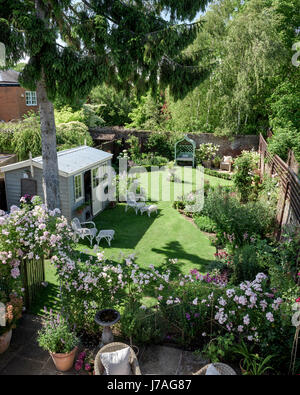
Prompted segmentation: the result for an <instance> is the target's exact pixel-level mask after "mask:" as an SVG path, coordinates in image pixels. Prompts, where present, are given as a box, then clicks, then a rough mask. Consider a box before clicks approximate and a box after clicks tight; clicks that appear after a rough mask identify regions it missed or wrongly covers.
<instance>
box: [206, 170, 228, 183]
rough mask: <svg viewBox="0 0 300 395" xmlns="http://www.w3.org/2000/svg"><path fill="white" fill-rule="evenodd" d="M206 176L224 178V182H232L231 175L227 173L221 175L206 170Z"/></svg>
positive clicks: (217, 172) (214, 171)
mask: <svg viewBox="0 0 300 395" xmlns="http://www.w3.org/2000/svg"><path fill="white" fill-rule="evenodd" d="M204 174H208V175H210V176H213V177H218V178H223V179H224V180H231V175H230V174H227V173H220V172H219V171H216V170H212V169H207V168H204Z"/></svg>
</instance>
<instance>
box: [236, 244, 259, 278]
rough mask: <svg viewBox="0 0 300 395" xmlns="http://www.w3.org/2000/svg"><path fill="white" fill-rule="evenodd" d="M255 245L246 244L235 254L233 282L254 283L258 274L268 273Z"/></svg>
mask: <svg viewBox="0 0 300 395" xmlns="http://www.w3.org/2000/svg"><path fill="white" fill-rule="evenodd" d="M257 247H258V246H257V245H256V244H255V243H250V244H245V245H244V246H242V247H240V248H238V249H237V250H236V251H235V252H234V257H233V265H232V271H233V273H232V276H231V282H232V283H233V284H239V283H241V282H243V281H247V280H248V281H253V280H254V279H255V276H256V275H257V274H258V273H261V272H264V271H266V268H265V267H264V266H263V265H262V262H261V261H260V260H259V257H258V254H257Z"/></svg>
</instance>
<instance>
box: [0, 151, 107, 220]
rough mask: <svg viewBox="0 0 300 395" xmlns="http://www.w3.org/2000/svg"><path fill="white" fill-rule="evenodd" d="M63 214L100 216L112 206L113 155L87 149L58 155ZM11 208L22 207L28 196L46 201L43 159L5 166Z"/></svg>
mask: <svg viewBox="0 0 300 395" xmlns="http://www.w3.org/2000/svg"><path fill="white" fill-rule="evenodd" d="M57 157H58V171H59V188H60V199H61V211H62V214H63V215H64V216H65V217H66V218H67V219H68V220H71V219H72V218H74V217H79V219H81V220H86V219H89V218H92V217H94V216H96V215H97V214H98V213H99V212H101V211H102V210H103V209H104V208H105V207H106V206H107V204H108V186H109V185H108V183H109V182H110V181H109V180H110V177H109V168H110V165H111V159H112V154H110V153H108V152H105V151H101V150H98V149H96V148H92V147H88V146H86V145H84V146H80V147H76V148H72V149H68V150H64V151H60V152H58V153H57ZM0 171H2V172H3V173H4V175H5V190H6V200H7V207H8V208H9V207H11V206H12V205H16V206H19V204H20V198H21V197H22V196H24V195H25V194H29V195H38V196H40V197H41V198H42V199H43V200H44V192H43V185H42V173H43V159H42V157H37V158H30V159H28V160H25V161H23V162H18V163H14V164H11V165H7V166H4V167H2V168H1V169H0Z"/></svg>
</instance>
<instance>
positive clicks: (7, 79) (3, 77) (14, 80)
mask: <svg viewBox="0 0 300 395" xmlns="http://www.w3.org/2000/svg"><path fill="white" fill-rule="evenodd" d="M19 75H20V73H19V72H17V71H15V70H0V84H1V85H6V84H8V85H16V86H18V85H20V84H19Z"/></svg>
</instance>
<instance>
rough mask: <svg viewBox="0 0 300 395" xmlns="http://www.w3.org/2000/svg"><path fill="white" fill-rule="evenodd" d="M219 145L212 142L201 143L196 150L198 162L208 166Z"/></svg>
mask: <svg viewBox="0 0 300 395" xmlns="http://www.w3.org/2000/svg"><path fill="white" fill-rule="evenodd" d="M219 148H220V146H219V145H215V144H212V143H206V144H201V145H200V147H199V148H198V149H197V150H196V159H197V162H198V163H202V164H203V166H204V167H206V168H210V167H211V161H212V159H213V158H214V157H215V156H216V154H217V152H218V150H219Z"/></svg>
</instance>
